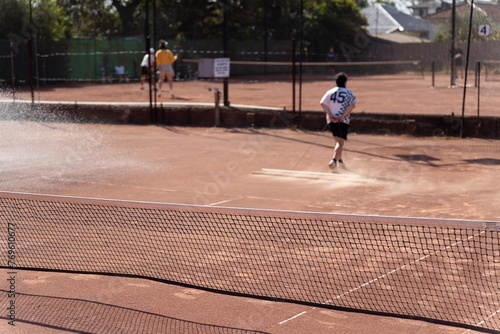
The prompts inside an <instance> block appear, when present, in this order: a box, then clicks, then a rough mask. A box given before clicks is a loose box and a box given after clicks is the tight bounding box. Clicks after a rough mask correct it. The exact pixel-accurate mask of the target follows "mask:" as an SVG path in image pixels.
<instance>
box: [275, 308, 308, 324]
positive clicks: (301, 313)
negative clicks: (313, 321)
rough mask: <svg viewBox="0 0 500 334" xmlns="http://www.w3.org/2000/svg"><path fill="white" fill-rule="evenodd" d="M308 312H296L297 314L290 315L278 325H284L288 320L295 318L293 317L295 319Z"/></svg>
mask: <svg viewBox="0 0 500 334" xmlns="http://www.w3.org/2000/svg"><path fill="white" fill-rule="evenodd" d="M306 313H307V311H303V312H300V313H299V314H296V315H294V316H293V317H290V318H288V319H285V320H283V321H280V322H278V325H283V324H284V323H287V322H289V321H290V320H293V319H295V318H298V317H300V316H301V315H304V314H306Z"/></svg>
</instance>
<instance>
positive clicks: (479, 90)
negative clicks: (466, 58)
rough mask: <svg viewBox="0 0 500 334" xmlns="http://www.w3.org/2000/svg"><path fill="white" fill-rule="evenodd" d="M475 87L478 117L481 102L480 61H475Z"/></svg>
mask: <svg viewBox="0 0 500 334" xmlns="http://www.w3.org/2000/svg"><path fill="white" fill-rule="evenodd" d="M476 87H477V117H478V118H479V113H480V110H481V108H480V103H481V62H480V61H478V62H477V63H476Z"/></svg>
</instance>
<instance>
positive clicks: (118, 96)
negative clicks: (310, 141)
mask: <svg viewBox="0 0 500 334" xmlns="http://www.w3.org/2000/svg"><path fill="white" fill-rule="evenodd" d="M449 82H450V79H449V76H447V75H445V74H440V75H437V76H436V77H435V78H434V85H433V83H432V77H431V76H430V75H429V74H426V75H424V76H423V77H422V76H419V75H410V76H398V77H390V76H389V77H385V76H371V77H370V76H365V77H352V78H350V79H349V81H348V83H347V86H348V88H350V89H352V90H353V91H354V93H355V94H356V97H357V106H356V109H355V112H358V113H359V112H366V113H398V114H399V113H403V114H434V115H451V114H452V113H454V114H455V115H457V116H458V115H461V114H462V100H463V96H464V88H463V82H460V83H462V85H458V86H457V87H454V88H449ZM457 83H459V81H457ZM334 85H335V83H334V80H333V78H332V77H327V76H325V77H324V78H316V80H314V81H311V80H306V79H304V81H303V83H302V85H300V84H299V82H296V84H295V110H296V111H299V109H300V108H301V110H302V111H318V112H321V108H320V106H319V100H320V99H321V97H322V96H323V94H324V93H325V92H326V90H328V89H329V88H331V87H332V86H334ZM467 86H468V87H467V89H466V91H465V94H466V98H465V101H466V102H465V109H464V114H465V115H466V116H476V115H478V113H479V114H480V115H481V116H499V111H498V108H497V106H498V103H499V102H500V93H499V91H500V82H497V81H488V82H481V84H480V87H479V88H477V87H475V85H474V77H473V76H469V78H468V80H467ZM165 87H166V85H164V89H163V94H162V96H161V97H159V98H157V103H166V104H168V103H209V104H213V103H214V93H213V90H209V89H213V88H217V89H219V90H220V91H221V92H223V83H222V81H221V80H196V81H177V82H174V92H175V97H174V98H171V97H170V95H169V94H168V92H167V91H166V88H165ZM293 90H294V86H293V84H292V81H291V80H288V81H277V80H272V79H269V78H253V79H230V80H229V85H228V96H227V100H229V102H230V104H231V105H256V106H266V107H274V108H279V109H286V110H289V111H291V110H293V106H294V104H293V96H294V95H293ZM2 95H3V98H12V93H4V94H2ZM15 97H16V98H17V99H28V100H30V99H31V93H30V91H29V90H26V89H24V90H23V91H21V92H17V95H16V96H15ZM34 99H35V100H42V101H44V100H45V101H79V102H87V101H97V102H145V103H146V102H147V103H149V90H148V89H147V86H146V89H144V90H141V89H140V85H139V83H138V82H131V83H113V84H83V83H82V84H71V83H69V84H67V85H56V86H55V85H47V86H45V87H44V86H41V88H40V90H36V91H35V93H34ZM222 101H223V96H222V97H221V103H222ZM478 109H479V110H478Z"/></svg>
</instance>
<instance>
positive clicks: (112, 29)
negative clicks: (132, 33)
mask: <svg viewBox="0 0 500 334" xmlns="http://www.w3.org/2000/svg"><path fill="white" fill-rule="evenodd" d="M57 3H58V5H59V7H60V8H62V9H63V11H64V14H65V15H66V17H67V18H68V20H70V21H71V22H73V26H72V31H71V34H72V35H73V36H76V37H104V36H113V35H117V34H119V32H120V17H119V15H118V13H117V11H116V9H115V8H114V7H113V5H112V4H111V3H110V2H109V1H102V0H57Z"/></svg>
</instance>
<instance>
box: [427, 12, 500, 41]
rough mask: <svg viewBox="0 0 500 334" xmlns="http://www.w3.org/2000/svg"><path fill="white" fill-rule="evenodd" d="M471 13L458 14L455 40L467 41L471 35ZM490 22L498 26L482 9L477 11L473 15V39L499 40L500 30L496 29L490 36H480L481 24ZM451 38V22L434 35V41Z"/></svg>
mask: <svg viewBox="0 0 500 334" xmlns="http://www.w3.org/2000/svg"><path fill="white" fill-rule="evenodd" d="M469 18H470V16H469V15H457V16H456V18H455V40H456V41H457V42H465V41H467V40H468V35H469V22H470V20H469ZM483 24H489V25H490V26H493V27H494V26H496V25H497V24H496V23H495V22H493V20H492V19H491V18H490V17H489V16H486V15H485V14H484V13H483V12H481V11H475V12H474V15H473V16H472V30H471V40H473V41H474V40H498V39H500V31H495V32H493V33H492V34H491V35H489V36H479V34H478V33H477V32H478V29H479V26H480V25H483ZM450 40H451V22H448V23H447V24H445V25H443V26H442V27H441V29H440V30H439V31H438V33H437V34H436V37H434V42H448V41H450Z"/></svg>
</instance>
